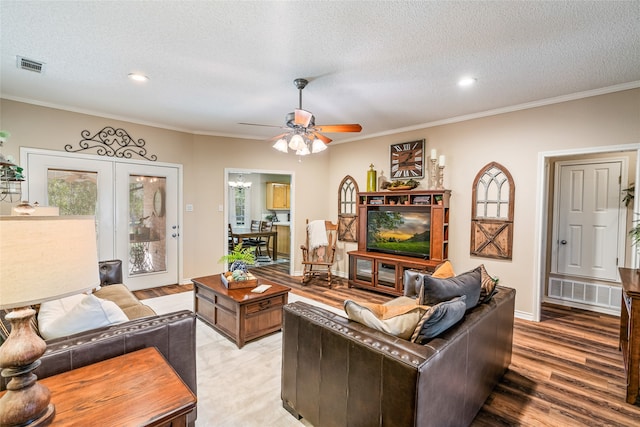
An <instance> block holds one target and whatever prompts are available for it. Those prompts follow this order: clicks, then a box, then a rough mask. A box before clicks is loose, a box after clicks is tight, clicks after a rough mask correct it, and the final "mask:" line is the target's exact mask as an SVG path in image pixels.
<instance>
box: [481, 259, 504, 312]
mask: <svg viewBox="0 0 640 427" xmlns="http://www.w3.org/2000/svg"><path fill="white" fill-rule="evenodd" d="M478 268H480V283H481V284H480V303H486V302H489V301H491V298H493V296H494V295H495V293H496V285H497V284H498V280H500V279H498V278H497V277H491V275H490V274H489V273H487V269H486V268H485V267H484V264H480V267H478Z"/></svg>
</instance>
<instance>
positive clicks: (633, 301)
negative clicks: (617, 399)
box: [619, 268, 640, 404]
mask: <svg viewBox="0 0 640 427" xmlns="http://www.w3.org/2000/svg"><path fill="white" fill-rule="evenodd" d="M619 270H620V279H621V280H622V307H621V310H620V349H621V350H622V356H623V358H624V367H625V371H626V373H627V403H631V404H635V403H636V402H637V400H638V383H639V382H640V270H635V269H630V268H620V269H619Z"/></svg>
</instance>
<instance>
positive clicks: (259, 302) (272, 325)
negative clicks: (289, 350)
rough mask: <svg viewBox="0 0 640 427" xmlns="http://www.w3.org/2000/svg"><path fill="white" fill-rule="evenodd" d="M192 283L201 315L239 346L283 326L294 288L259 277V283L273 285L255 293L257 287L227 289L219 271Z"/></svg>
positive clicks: (199, 316) (200, 316)
mask: <svg viewBox="0 0 640 427" xmlns="http://www.w3.org/2000/svg"><path fill="white" fill-rule="evenodd" d="M192 282H193V284H194V287H193V289H194V298H195V300H194V303H193V306H194V307H195V312H196V315H197V316H198V318H200V319H201V320H203V321H204V322H206V323H207V324H209V325H210V326H211V327H212V328H213V329H215V330H217V331H218V332H220V333H221V334H223V335H225V336H226V337H228V338H230V339H231V340H232V341H234V342H235V343H236V345H237V346H238V348H242V347H243V346H244V344H245V343H246V342H247V341H250V340H253V339H256V338H260V337H263V336H265V335H268V334H270V333H272V332H276V331H279V330H280V329H282V307H283V306H284V305H285V304H286V303H287V300H288V294H289V291H290V290H291V288H289V287H287V286H283V285H279V284H277V283H275V282H271V281H268V280H264V279H258V284H259V285H262V284H266V285H271V287H270V288H269V289H267V290H266V291H265V292H263V293H261V294H258V293H254V292H251V289H253V288H242V289H227V287H226V286H225V285H224V284H223V283H222V280H221V279H220V275H219V274H216V275H213V276H206V277H198V278H196V279H192Z"/></svg>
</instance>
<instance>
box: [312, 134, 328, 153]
mask: <svg viewBox="0 0 640 427" xmlns="http://www.w3.org/2000/svg"><path fill="white" fill-rule="evenodd" d="M326 149H327V144H325V143H324V142H322V141H321V140H319V139H317V138H316V139H314V140H313V145H312V146H311V152H312V153H314V154H315V153H319V152H321V151H324V150H326Z"/></svg>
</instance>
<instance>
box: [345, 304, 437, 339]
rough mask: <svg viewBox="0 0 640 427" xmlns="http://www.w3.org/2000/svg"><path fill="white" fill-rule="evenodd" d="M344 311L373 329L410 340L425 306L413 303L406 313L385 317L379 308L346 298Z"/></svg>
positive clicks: (352, 318) (348, 315) (350, 317)
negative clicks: (373, 308) (372, 307)
mask: <svg viewBox="0 0 640 427" xmlns="http://www.w3.org/2000/svg"><path fill="white" fill-rule="evenodd" d="M344 311H345V312H346V313H347V317H348V318H349V319H351V320H354V321H356V322H358V323H361V324H363V325H365V326H368V327H370V328H372V329H375V330H378V331H381V332H385V333H387V334H389V335H393V336H395V337H398V338H402V339H405V340H408V339H409V338H410V337H411V334H412V333H413V331H414V329H415V327H416V324H417V323H418V321H419V320H420V318H421V317H422V314H423V313H424V311H425V307H420V306H417V305H415V304H413V305H412V306H411V307H410V308H409V310H405V311H406V312H405V313H404V314H401V315H398V316H394V317H391V318H388V319H383V317H384V316H383V315H381V313H378V311H379V310H372V309H371V308H370V307H366V306H364V305H360V304H358V303H357V302H355V301H351V300H346V301H345V302H344Z"/></svg>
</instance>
